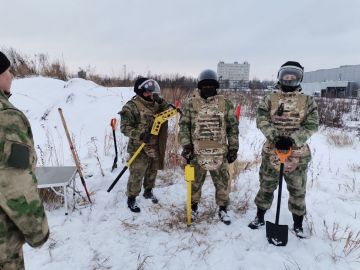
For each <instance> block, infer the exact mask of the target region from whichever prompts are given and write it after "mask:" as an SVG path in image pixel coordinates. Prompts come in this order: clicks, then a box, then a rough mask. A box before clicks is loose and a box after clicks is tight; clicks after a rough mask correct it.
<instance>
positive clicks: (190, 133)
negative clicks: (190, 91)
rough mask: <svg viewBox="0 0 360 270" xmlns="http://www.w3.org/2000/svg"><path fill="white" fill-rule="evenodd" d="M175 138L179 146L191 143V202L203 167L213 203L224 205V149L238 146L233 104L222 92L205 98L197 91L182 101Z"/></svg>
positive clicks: (196, 199) (197, 197)
mask: <svg viewBox="0 0 360 270" xmlns="http://www.w3.org/2000/svg"><path fill="white" fill-rule="evenodd" d="M182 112H183V113H182V116H181V120H180V133H179V139H180V144H181V145H182V146H186V145H193V147H194V154H195V157H194V159H193V161H192V162H193V163H194V164H195V181H194V182H192V203H198V202H199V200H200V197H201V188H202V185H203V184H204V181H205V177H206V173H207V171H210V175H211V178H212V180H213V182H214V185H215V189H216V194H215V198H216V203H217V205H219V206H227V205H228V202H229V194H228V192H227V188H228V180H229V172H228V162H227V160H226V155H227V152H228V150H233V149H235V150H236V151H237V149H239V139H238V136H239V130H238V125H239V122H238V120H237V118H236V117H235V112H234V106H233V104H232V103H231V102H230V101H229V100H228V99H225V97H224V96H222V95H215V96H213V97H209V98H207V99H206V100H205V99H203V98H201V97H200V95H199V93H198V92H195V94H194V95H193V97H192V98H191V99H190V100H189V102H188V103H187V104H184V106H183V109H182Z"/></svg>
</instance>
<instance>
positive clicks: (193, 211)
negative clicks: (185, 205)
mask: <svg viewBox="0 0 360 270" xmlns="http://www.w3.org/2000/svg"><path fill="white" fill-rule="evenodd" d="M198 214H199V210H198V203H192V204H191V219H192V220H194V219H195V218H196V217H197V215H198Z"/></svg>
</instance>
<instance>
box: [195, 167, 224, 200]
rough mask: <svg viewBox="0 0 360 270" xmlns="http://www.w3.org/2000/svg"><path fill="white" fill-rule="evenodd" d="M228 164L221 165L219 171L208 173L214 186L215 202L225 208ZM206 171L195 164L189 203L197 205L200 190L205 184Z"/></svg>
mask: <svg viewBox="0 0 360 270" xmlns="http://www.w3.org/2000/svg"><path fill="white" fill-rule="evenodd" d="M228 167H229V164H228V163H225V162H224V163H223V164H222V165H221V166H220V168H219V169H217V170H212V171H209V172H210V175H211V178H212V181H213V183H214V186H215V200H216V204H217V205H219V206H227V205H228V203H229V193H228V180H229V177H230V176H229V169H228ZM206 173H207V170H204V169H203V168H201V167H200V165H199V164H197V163H195V181H194V182H192V185H191V201H192V203H198V202H199V201H200V198H201V188H202V186H203V184H204V182H205V178H206Z"/></svg>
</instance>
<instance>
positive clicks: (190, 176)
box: [185, 164, 195, 226]
mask: <svg viewBox="0 0 360 270" xmlns="http://www.w3.org/2000/svg"><path fill="white" fill-rule="evenodd" d="M194 180H195V168H194V165H191V164H186V166H185V181H186V189H187V200H186V208H187V209H186V210H187V225H188V226H190V225H191V182H193V181H194Z"/></svg>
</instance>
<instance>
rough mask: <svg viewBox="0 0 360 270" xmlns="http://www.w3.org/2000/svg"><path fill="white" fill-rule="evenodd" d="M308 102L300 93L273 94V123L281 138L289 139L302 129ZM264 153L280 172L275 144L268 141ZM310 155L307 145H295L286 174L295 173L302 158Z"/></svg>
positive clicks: (287, 164) (271, 113)
mask: <svg viewBox="0 0 360 270" xmlns="http://www.w3.org/2000/svg"><path fill="white" fill-rule="evenodd" d="M306 100H307V97H306V96H305V95H302V94H300V93H299V92H298V91H295V92H291V93H284V92H282V91H279V92H276V93H273V94H271V96H270V101H271V108H270V116H271V122H272V124H273V125H274V126H275V128H276V129H277V130H278V133H279V135H280V136H287V137H289V136H291V134H293V133H294V132H296V131H297V130H299V129H300V127H301V124H302V122H303V121H304V118H305V112H306ZM263 151H264V152H266V153H267V154H270V155H271V156H270V161H271V164H272V165H273V166H274V167H275V168H276V169H277V170H279V169H280V161H279V159H278V157H277V156H276V155H275V144H274V143H271V142H269V141H267V142H266V143H265V145H264V147H263ZM309 155H310V150H309V146H308V145H307V144H304V145H300V146H295V145H294V146H293V148H292V155H291V157H289V158H288V159H287V160H286V163H285V172H292V171H294V170H295V169H296V168H297V166H298V164H299V160H300V158H302V157H305V156H309Z"/></svg>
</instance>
